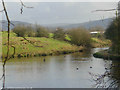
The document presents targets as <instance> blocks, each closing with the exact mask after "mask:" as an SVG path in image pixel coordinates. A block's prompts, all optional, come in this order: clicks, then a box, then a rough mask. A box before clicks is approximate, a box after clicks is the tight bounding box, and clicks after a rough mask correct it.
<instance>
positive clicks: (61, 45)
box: [0, 32, 82, 58]
mask: <svg viewBox="0 0 120 90" xmlns="http://www.w3.org/2000/svg"><path fill="white" fill-rule="evenodd" d="M0 33H2V57H3V58H4V57H6V54H7V32H0ZM25 38H26V39H27V40H25V39H24V38H23V37H17V36H16V34H15V33H13V32H11V33H10V53H9V56H11V55H12V54H13V53H14V48H13V47H15V54H14V57H30V56H46V55H54V54H66V53H72V52H75V51H79V50H81V49H82V47H78V46H76V45H71V44H70V43H68V42H65V41H58V40H55V39H53V38H45V37H25Z"/></svg>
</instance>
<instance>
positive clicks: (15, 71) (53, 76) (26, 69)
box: [0, 48, 112, 88]
mask: <svg viewBox="0 0 120 90" xmlns="http://www.w3.org/2000/svg"><path fill="white" fill-rule="evenodd" d="M102 49H106V48H102ZM99 50H101V48H96V49H92V50H88V51H85V52H84V53H74V54H67V55H59V56H47V57H32V58H16V59H11V60H10V61H8V62H7V64H6V81H5V87H16V88H17V87H33V88H91V87H92V85H94V84H95V82H92V81H91V75H90V74H89V72H91V73H94V74H103V73H104V72H105V65H109V64H111V63H112V61H110V60H103V59H98V58H94V57H93V56H92V53H93V52H96V51H99ZM44 59H45V62H44ZM0 66H1V67H0V70H1V71H0V75H2V64H1V65H0ZM77 69H78V70H77ZM0 87H2V81H0Z"/></svg>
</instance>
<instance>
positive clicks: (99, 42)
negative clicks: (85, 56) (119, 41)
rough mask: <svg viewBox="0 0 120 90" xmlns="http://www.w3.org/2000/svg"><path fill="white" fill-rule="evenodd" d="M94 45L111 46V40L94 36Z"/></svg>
mask: <svg viewBox="0 0 120 90" xmlns="http://www.w3.org/2000/svg"><path fill="white" fill-rule="evenodd" d="M91 40H92V47H109V46H110V45H111V41H110V40H107V39H103V40H101V39H98V38H92V39H91Z"/></svg>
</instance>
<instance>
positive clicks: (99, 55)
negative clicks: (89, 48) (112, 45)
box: [93, 50, 120, 60]
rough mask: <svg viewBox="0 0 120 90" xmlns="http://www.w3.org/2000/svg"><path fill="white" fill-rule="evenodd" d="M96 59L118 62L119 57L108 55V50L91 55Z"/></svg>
mask: <svg viewBox="0 0 120 90" xmlns="http://www.w3.org/2000/svg"><path fill="white" fill-rule="evenodd" d="M93 56H94V57H96V58H103V59H106V60H120V55H116V54H110V53H109V51H108V50H104V51H100V52H96V53H94V54H93Z"/></svg>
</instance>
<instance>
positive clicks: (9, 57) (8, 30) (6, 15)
mask: <svg viewBox="0 0 120 90" xmlns="http://www.w3.org/2000/svg"><path fill="white" fill-rule="evenodd" d="M20 3H21V9H20V10H21V14H22V13H23V8H24V7H25V8H33V7H27V6H26V5H25V4H24V3H23V2H22V1H21V0H20ZM2 6H3V10H1V11H0V12H4V13H5V17H6V19H7V23H8V25H7V27H8V29H7V32H8V37H7V39H8V40H7V56H6V57H5V60H2V61H3V74H2V77H1V78H0V80H2V79H3V86H2V87H3V89H4V88H5V65H6V62H7V61H8V60H10V59H11V58H12V57H13V56H14V54H15V47H14V46H11V47H12V48H13V49H14V52H13V55H12V56H9V50H10V24H12V23H11V21H10V19H9V16H8V12H7V9H6V6H5V2H4V0H2ZM12 25H14V24H12Z"/></svg>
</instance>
